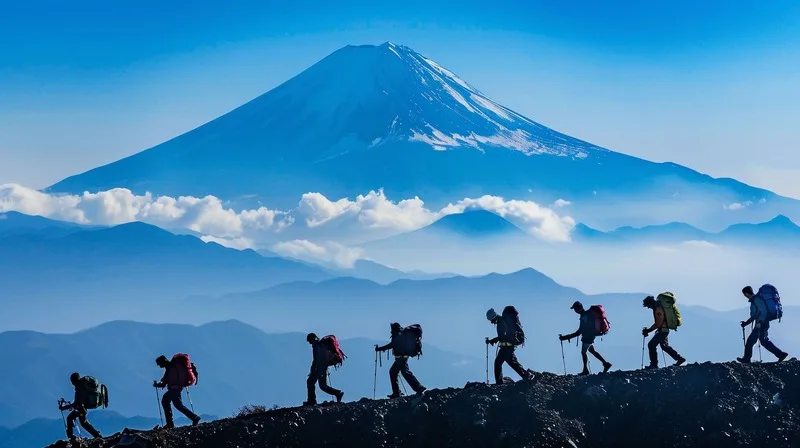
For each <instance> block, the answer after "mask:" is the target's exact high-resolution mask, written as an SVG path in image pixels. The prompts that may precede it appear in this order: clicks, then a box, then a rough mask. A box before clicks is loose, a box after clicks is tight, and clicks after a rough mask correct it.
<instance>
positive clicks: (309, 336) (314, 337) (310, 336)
mask: <svg viewBox="0 0 800 448" xmlns="http://www.w3.org/2000/svg"><path fill="white" fill-rule="evenodd" d="M317 339H319V338H318V337H317V335H316V334H314V333H308V334H307V335H306V342H314V341H316V340H317Z"/></svg>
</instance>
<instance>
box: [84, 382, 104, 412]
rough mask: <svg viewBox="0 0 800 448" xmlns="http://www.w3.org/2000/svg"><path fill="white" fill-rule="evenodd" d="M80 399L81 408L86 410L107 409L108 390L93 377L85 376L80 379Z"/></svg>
mask: <svg viewBox="0 0 800 448" xmlns="http://www.w3.org/2000/svg"><path fill="white" fill-rule="evenodd" d="M79 387H80V392H81V393H80V397H81V403H82V404H83V407H85V408H86V409H97V408H99V407H103V408H107V407H108V389H106V386H105V385H104V384H100V381H98V380H97V378H95V377H93V376H85V377H83V378H81V380H80V383H79Z"/></svg>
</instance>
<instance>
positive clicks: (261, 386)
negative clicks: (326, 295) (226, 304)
mask: <svg viewBox="0 0 800 448" xmlns="http://www.w3.org/2000/svg"><path fill="white" fill-rule="evenodd" d="M310 330H312V328H310V327H309V328H308V329H307V330H305V331H303V332H302V333H286V334H267V333H265V332H263V331H261V330H258V329H256V328H255V327H252V326H249V325H246V324H244V323H242V322H238V321H222V322H212V323H208V324H204V325H201V326H191V325H176V324H145V323H138V322H130V321H114V322H108V323H105V324H103V325H100V326H97V327H93V328H90V329H88V330H83V331H80V332H77V333H73V334H43V333H37V332H31V331H11V332H4V333H0V359H4V360H6V361H5V362H8V363H11V364H10V365H13V366H14V368H6V369H2V371H0V425H3V426H6V427H8V426H15V425H18V424H21V423H23V422H26V421H28V420H31V419H33V418H37V417H50V418H52V416H54V415H55V416H57V415H58V414H57V412H58V410H57V408H56V406H55V404H56V400H57V399H58V398H59V397H64V398H65V399H67V400H70V399H71V397H72V393H73V392H72V386H71V385H70V383H69V375H70V374H71V373H72V372H74V371H77V372H79V373H81V374H83V375H92V376H95V377H97V378H98V379H99V380H100V381H102V382H103V383H104V384H106V385H107V387H108V390H109V397H110V400H109V408H108V410H109V411H114V412H118V413H120V414H122V415H142V416H148V417H156V418H157V417H158V408H157V407H156V399H157V398H156V391H155V390H154V389H153V387H152V382H153V380H157V379H160V378H161V376H162V374H163V370H162V369H160V368H158V367H157V366H156V365H155V362H154V360H155V358H156V357H157V356H159V355H161V354H165V355H166V356H172V354H174V353H189V354H190V356H191V359H192V362H194V363H195V364H196V365H197V369H198V372H199V375H198V376H199V380H198V384H197V386H195V387H192V389H191V398H192V400H193V403H194V407H195V409H196V412H198V413H209V414H215V415H220V416H230V415H233V414H234V413H235V412H237V411H238V410H239V408H241V407H242V406H245V405H267V406H268V407H269V406H272V405H280V406H286V405H296V404H300V403H301V402H302V401H303V400H305V398H306V388H305V381H306V378H307V376H308V369H309V366H310V363H311V347H310V346H309V345H308V343H307V342H306V333H307V332H308V331H310ZM313 330H315V331H316V332H318V333H319V334H328V332H327V329H326V328H325V327H319V328H313ZM339 340H340V345H341V348H342V350H343V351H344V352H345V354H346V355H347V356H348V358H347V359H346V360H345V362H344V365H343V366H342V367H340V368H339V369H338V370H334V369H331V377H330V379H331V383H332V384H333V385H334V386H336V387H338V388H341V389H342V390H344V391H345V401H351V400H358V399H360V398H362V397H367V396H369V397H372V393H373V379H374V377H373V372H374V370H373V363H374V361H375V351H374V349H373V348H374V346H375V344H377V343H384V342H383V341H377V340H369V339H364V338H355V339H345V338H340V339H339ZM383 361H384V362H383V363H382V364H383V366H382V367H380V368H379V371H378V374H379V377H378V380H379V382H378V385H377V393H378V394H380V395H381V396H386V395H388V394H389V393H390V392H391V391H390V389H389V384H388V383H389V381H388V368H389V366H388V365H387V363H386V362H385V361H386V360H385V359H384V360H383ZM411 365H412V369H413V370H414V372H415V373H416V374H417V376H418V377H419V378H420V380H421V381H423V382H424V383H425V384H426V385H427V386H428V387H442V386H445V385H448V384H451V383H453V382H454V383H456V384H459V383H464V382H466V381H467V380H469V379H470V378H475V377H478V378H480V377H481V375H482V372H483V359H482V355H481V354H478V355H477V356H475V357H471V356H464V355H456V354H453V353H448V352H443V351H441V350H438V349H437V348H436V347H435V346H434V345H432V344H426V345H425V355H424V356H422V357H421V358H420V359H419V360H416V359H415V360H413V361H412V363H411ZM330 398H331V397H330V396H328V395H326V394H323V393H318V400H319V401H323V400H328V399H330ZM186 401H187V400H186V397H185V396H184V402H186ZM187 405H188V403H187Z"/></svg>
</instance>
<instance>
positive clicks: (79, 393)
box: [58, 372, 108, 441]
mask: <svg viewBox="0 0 800 448" xmlns="http://www.w3.org/2000/svg"><path fill="white" fill-rule="evenodd" d="M69 382H70V383H72V385H73V386H74V387H75V398H74V399H73V400H72V403H67V402H65V401H64V399H61V400H59V405H58V410H59V411H66V410H69V409H72V412H70V413H69V415H68V416H67V437H68V438H69V440H70V441H74V440H75V439H76V438H75V435H74V434H73V430H74V428H75V419H78V421H79V422H80V424H81V426H83V429H85V430H86V432H88V433H89V434H91V435H92V437H94V438H95V439H100V438H102V437H103V436H102V435H100V432H99V431H98V430H96V429H95V428H94V426H92V424H91V423H89V420H87V419H86V413H87V409H96V408H97V407H100V406H101V405H102V404H103V403H104V404H105V407H107V406H108V400H107V398H108V394H107V393H104V392H103V391H105V386H103V385H101V384H100V383H99V382H97V380H96V379H94V378H93V377H83V378H81V375H80V374H79V373H78V372H75V373H73V374H72V375H70V376H69ZM62 416H63V414H62Z"/></svg>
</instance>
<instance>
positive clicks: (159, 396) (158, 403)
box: [153, 387, 164, 426]
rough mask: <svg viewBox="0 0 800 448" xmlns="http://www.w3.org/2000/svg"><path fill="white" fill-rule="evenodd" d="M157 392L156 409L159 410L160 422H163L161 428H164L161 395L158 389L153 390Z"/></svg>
mask: <svg viewBox="0 0 800 448" xmlns="http://www.w3.org/2000/svg"><path fill="white" fill-rule="evenodd" d="M153 390H154V391H156V407H157V408H158V421H160V422H161V426H164V416H163V415H162V414H161V394H159V393H158V388H155V387H154V388H153Z"/></svg>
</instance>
